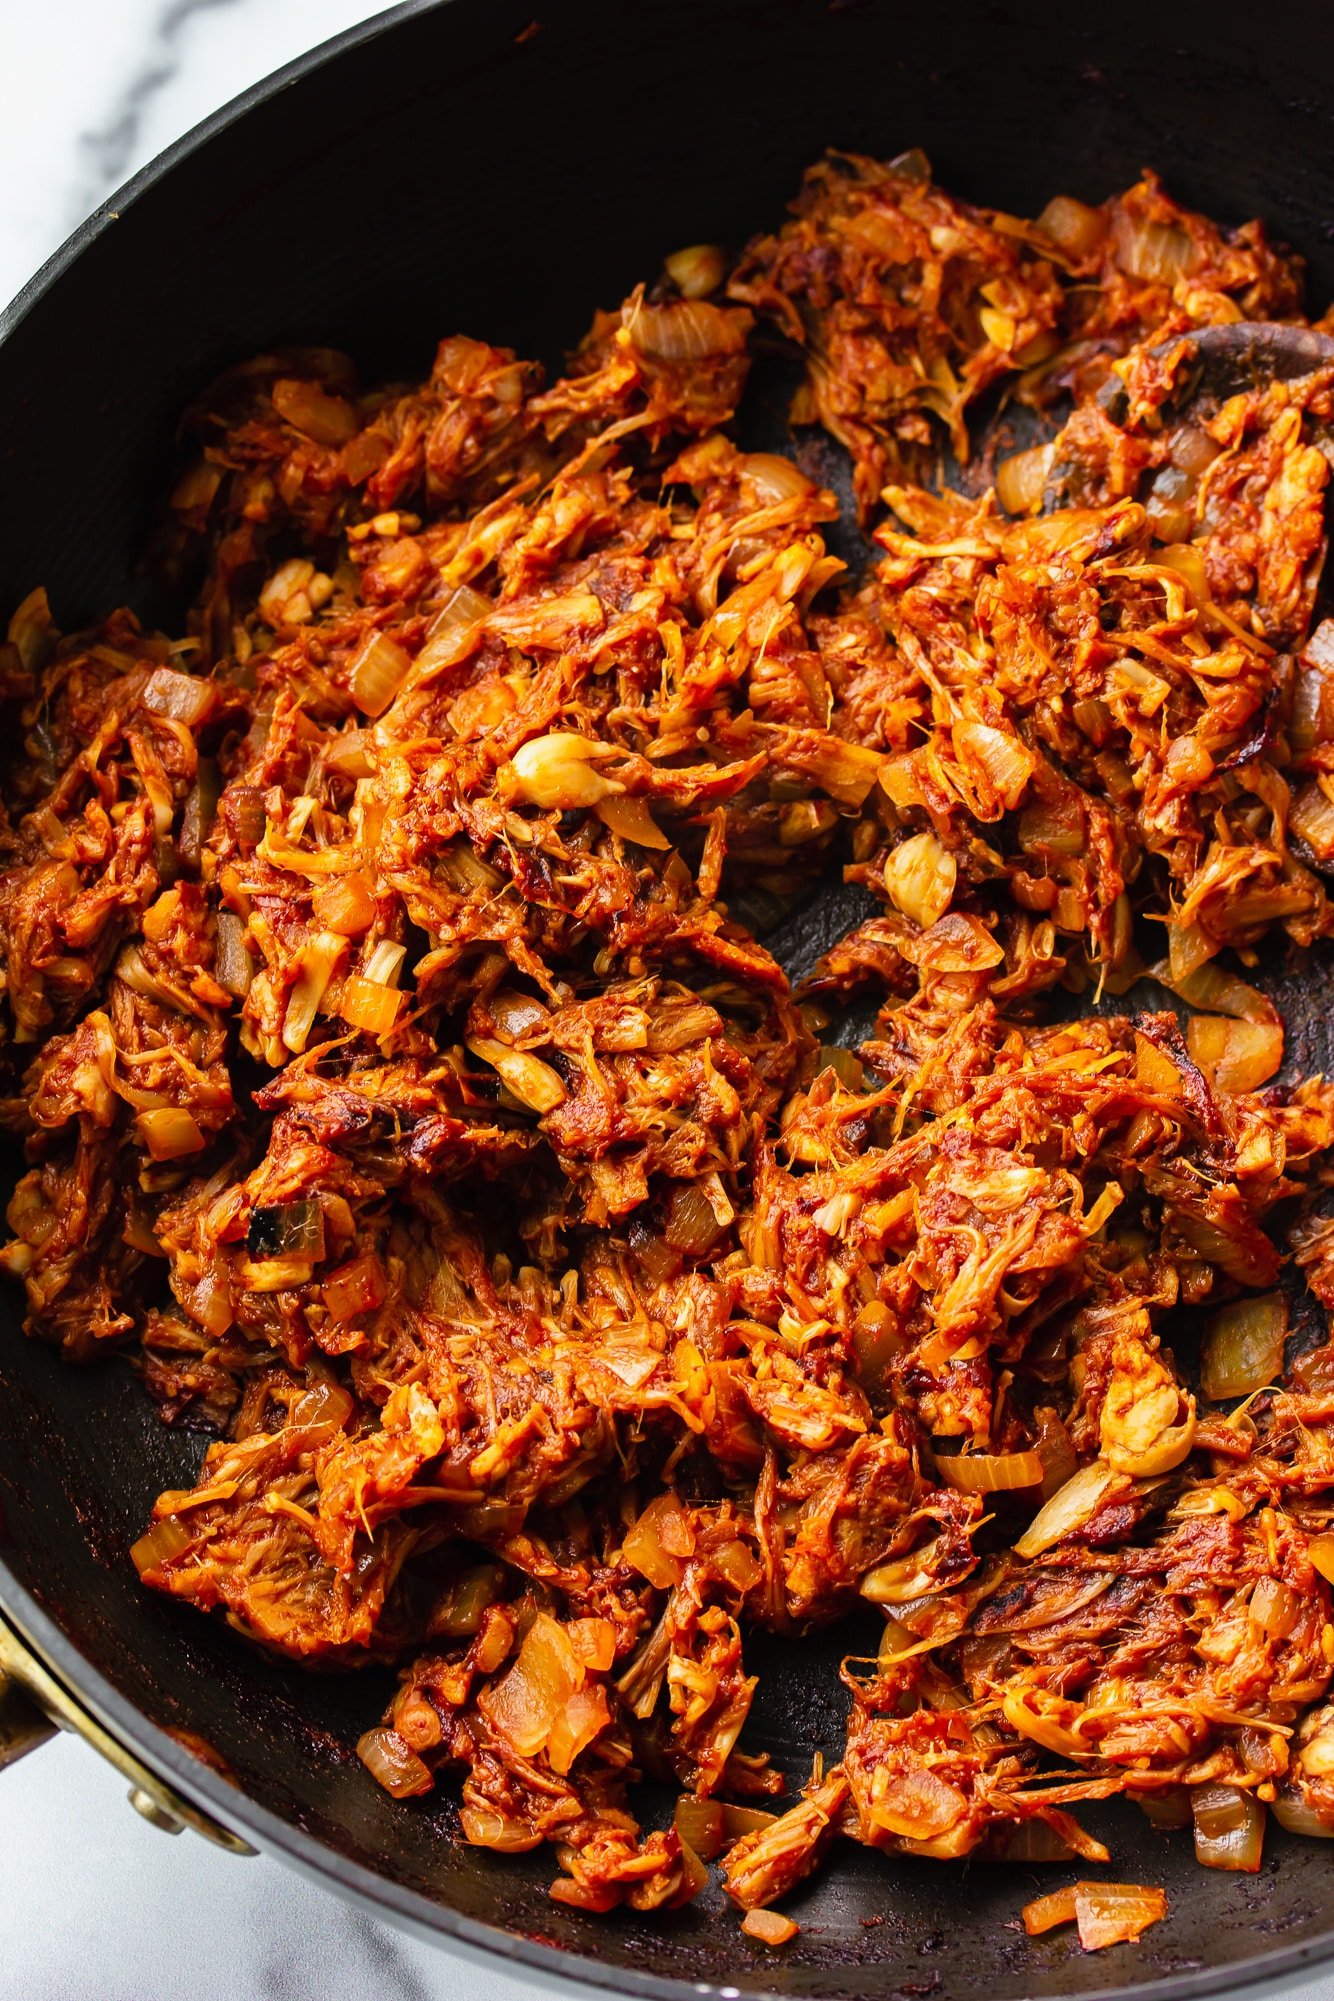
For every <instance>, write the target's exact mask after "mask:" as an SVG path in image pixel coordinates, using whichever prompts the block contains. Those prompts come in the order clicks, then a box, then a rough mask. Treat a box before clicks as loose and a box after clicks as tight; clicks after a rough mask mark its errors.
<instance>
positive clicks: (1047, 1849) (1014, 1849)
mask: <svg viewBox="0 0 1334 2001" xmlns="http://www.w3.org/2000/svg"><path fill="white" fill-rule="evenodd" d="M981 1859H982V1860H983V1861H985V1862H1073V1861H1074V1859H1075V1850H1074V1849H1073V1848H1072V1847H1071V1846H1070V1843H1069V1842H1068V1841H1067V1840H1066V1839H1065V1837H1064V1835H1061V1834H1058V1833H1057V1831H1056V1829H1055V1828H1054V1827H1052V1826H1051V1825H1050V1824H1049V1823H1048V1822H1047V1821H1045V1820H1021V1821H1018V1822H1015V1823H1013V1824H1011V1825H1009V1826H1006V1825H1005V1824H1004V1823H1003V1822H998V1823H997V1824H996V1826H995V1827H994V1828H993V1829H992V1830H991V1835H990V1839H989V1840H988V1842H987V1845H986V1847H985V1848H984V1849H983V1850H982V1852H981Z"/></svg>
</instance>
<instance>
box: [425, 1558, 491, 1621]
mask: <svg viewBox="0 0 1334 2001" xmlns="http://www.w3.org/2000/svg"><path fill="white" fill-rule="evenodd" d="M504 1584H505V1572H504V1570H503V1569H502V1568H501V1566H500V1565H499V1564H498V1563H479V1564H477V1565H476V1566H475V1567H474V1568H473V1569H471V1570H465V1571H464V1572H463V1574H462V1576H460V1577H457V1578H456V1579H455V1580H454V1582H453V1584H451V1585H450V1587H449V1589H448V1590H447V1591H446V1592H445V1593H444V1595H443V1596H442V1597H441V1599H440V1600H439V1602H438V1603H437V1605H436V1607H435V1609H434V1611H433V1612H432V1613H431V1633H432V1635H433V1636H434V1637H437V1638H441V1639H470V1638H471V1637H472V1635H473V1634H474V1633H475V1632H476V1631H477V1630H478V1628H479V1627H480V1625H481V1623H482V1618H483V1615H484V1613H485V1612H486V1611H487V1609H488V1607H489V1606H491V1605H494V1604H495V1602H496V1600H497V1599H498V1598H499V1597H500V1596H501V1594H502V1592H503V1590H504Z"/></svg>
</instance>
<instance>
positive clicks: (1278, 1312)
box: [1200, 1292, 1288, 1403]
mask: <svg viewBox="0 0 1334 2001" xmlns="http://www.w3.org/2000/svg"><path fill="white" fill-rule="evenodd" d="M1287 1336H1288V1302H1287V1300H1286V1299H1285V1298H1284V1296H1283V1294H1282V1293H1281V1292H1267V1293H1264V1294H1262V1295H1261V1296H1260V1297H1259V1298H1254V1299H1238V1300H1235V1301H1234V1302H1233V1303H1232V1304H1231V1305H1230V1306H1224V1307H1221V1308H1220V1309H1219V1311H1218V1312H1217V1313H1215V1314H1214V1316H1213V1318H1212V1319H1211V1320H1210V1322H1209V1325H1208V1327H1207V1328H1206V1330H1205V1336H1204V1345H1203V1349H1202V1352H1201V1358H1200V1387H1201V1389H1202V1390H1203V1391H1204V1394H1205V1395H1206V1396H1207V1397H1208V1398H1209V1399H1210V1401H1211V1402H1213V1403H1221V1402H1222V1401H1224V1399H1226V1398H1228V1397H1245V1396H1250V1395H1251V1393H1252V1392H1253V1391H1255V1390H1262V1389H1264V1388H1266V1387H1267V1385H1268V1384H1270V1383H1276V1382H1277V1381H1278V1379H1279V1377H1280V1375H1281V1374H1282V1372H1283V1347H1284V1343H1285V1342H1286V1340H1287Z"/></svg>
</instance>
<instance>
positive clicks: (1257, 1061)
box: [1186, 1014, 1283, 1097]
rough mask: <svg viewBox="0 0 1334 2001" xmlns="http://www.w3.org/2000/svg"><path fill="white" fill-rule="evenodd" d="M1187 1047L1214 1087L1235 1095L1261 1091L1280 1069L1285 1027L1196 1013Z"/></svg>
mask: <svg viewBox="0 0 1334 2001" xmlns="http://www.w3.org/2000/svg"><path fill="white" fill-rule="evenodd" d="M1186 1048H1187V1050H1188V1052H1189V1054H1190V1059H1191V1062H1192V1063H1194V1064H1195V1066H1196V1068H1197V1069H1199V1070H1201V1071H1203V1073H1204V1075H1205V1076H1206V1077H1207V1078H1208V1079H1209V1082H1210V1083H1211V1084H1212V1085H1213V1086H1214V1088H1215V1089H1216V1090H1219V1091H1226V1092H1228V1093H1229V1095H1230V1096H1233V1097H1235V1096H1237V1095H1238V1094H1239V1093H1241V1092H1242V1091H1258V1090H1259V1088H1260V1086H1261V1085H1262V1084H1267V1083H1268V1081H1269V1079H1270V1078H1271V1077H1272V1076H1273V1075H1274V1074H1275V1072H1276V1071H1277V1070H1278V1069H1279V1067H1280V1065H1281V1064H1282V1062H1283V1030H1282V1027H1281V1026H1280V1025H1279V1024H1278V1023H1277V1022H1260V1021H1229V1019H1228V1018H1227V1016H1226V1015H1221V1014H1196V1015H1192V1016H1191V1018H1190V1020H1189V1021H1188V1022H1187V1024H1186Z"/></svg>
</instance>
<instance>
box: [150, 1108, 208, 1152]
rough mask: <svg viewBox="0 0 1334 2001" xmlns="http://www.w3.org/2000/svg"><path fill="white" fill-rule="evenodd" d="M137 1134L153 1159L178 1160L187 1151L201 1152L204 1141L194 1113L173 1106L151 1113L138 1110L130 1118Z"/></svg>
mask: <svg viewBox="0 0 1334 2001" xmlns="http://www.w3.org/2000/svg"><path fill="white" fill-rule="evenodd" d="M134 1123H135V1125H136V1126H137V1128H138V1131H139V1137H140V1138H141V1139H142V1140H143V1143H144V1145H145V1146H146V1147H147V1148H148V1151H149V1153H150V1154H151V1155H152V1157H153V1159H154V1160H179V1159H181V1157H182V1156H183V1155H184V1154H187V1153H202V1152H203V1150H204V1145H205V1140H204V1135H203V1133H202V1132H201V1131H200V1130H199V1126H198V1123H197V1122H196V1120H195V1118H194V1115H193V1114H192V1113H190V1112H185V1111H181V1110H179V1109H178V1108H177V1107H176V1106H174V1105H168V1106H164V1107H163V1108H162V1110H160V1111H155V1112H140V1113H139V1114H138V1116H137V1118H136V1119H135V1121H134Z"/></svg>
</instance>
